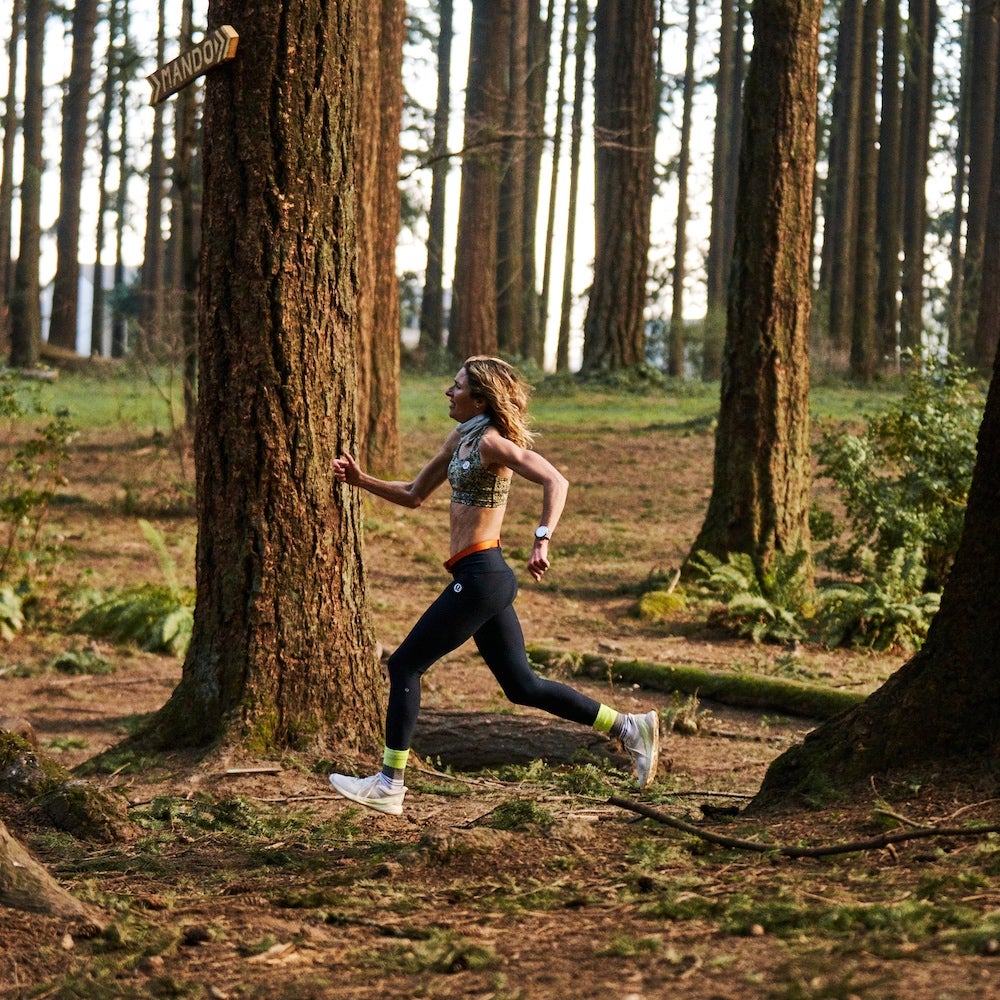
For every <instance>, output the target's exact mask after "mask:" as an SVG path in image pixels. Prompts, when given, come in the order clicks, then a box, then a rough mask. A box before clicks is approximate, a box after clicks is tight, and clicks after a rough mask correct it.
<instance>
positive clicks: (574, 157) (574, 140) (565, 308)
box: [556, 0, 590, 372]
mask: <svg viewBox="0 0 1000 1000" xmlns="http://www.w3.org/2000/svg"><path fill="white" fill-rule="evenodd" d="M589 20H590V12H589V10H588V2H587V0H577V4H576V44H575V49H574V59H575V61H576V67H575V69H574V73H573V87H574V90H573V115H572V121H571V123H570V150H569V195H568V197H569V212H568V217H567V219H566V250H565V254H564V256H563V279H562V295H561V296H560V299H559V333H558V338H557V343H556V371H559V372H568V371H569V327H570V313H571V311H572V308H573V263H574V259H575V257H574V250H575V247H576V209H577V201H578V200H579V199H578V192H579V189H580V147H581V143H582V136H583V97H584V93H583V91H584V82H585V78H586V67H587V40H588V38H589V32H588V30H587V27H588V22H589Z"/></svg>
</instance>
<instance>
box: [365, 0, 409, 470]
mask: <svg viewBox="0 0 1000 1000" xmlns="http://www.w3.org/2000/svg"><path fill="white" fill-rule="evenodd" d="M361 9H362V10H363V12H364V20H363V25H364V27H363V30H364V33H365V42H364V43H363V44H362V47H361V50H360V53H359V58H360V65H361V88H362V98H361V108H362V109H364V110H363V112H362V113H363V114H365V115H366V120H370V121H371V122H372V123H373V125H374V127H366V128H365V129H363V130H362V131H361V136H360V140H361V144H360V147H359V159H360V169H359V170H358V172H357V188H358V317H359V337H360V341H361V344H360V351H359V353H358V428H359V433H360V454H359V458H360V460H361V462H362V464H363V465H364V466H365V467H366V468H369V469H371V470H372V471H374V472H376V473H380V474H388V473H391V472H394V471H395V470H396V469H397V468H398V467H399V461H400V446H399V358H400V345H399V340H400V309H399V280H398V279H397V277H396V242H397V240H398V238H399V212H400V205H399V187H398V183H399V160H400V146H399V132H400V125H401V119H402V113H403V77H402V73H403V39H404V36H405V33H406V25H405V4H404V3H403V0H379V2H378V3H370V4H366V5H364V6H363V7H362V8H361Z"/></svg>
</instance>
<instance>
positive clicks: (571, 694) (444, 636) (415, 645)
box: [385, 548, 600, 750]
mask: <svg viewBox="0 0 1000 1000" xmlns="http://www.w3.org/2000/svg"><path fill="white" fill-rule="evenodd" d="M451 573H452V576H453V577H454V581H453V582H452V583H451V584H449V586H448V587H447V589H446V590H445V591H444V592H443V593H442V594H441V596H440V597H439V598H438V599H437V600H436V601H435V602H434V603H433V604H432V605H431V606H430V607H429V608H428V609H427V610H426V611H425V612H424V613H423V615H422V616H421V617H420V620H419V621H418V622H417V624H416V625H414V626H413V629H412V630H411V631H410V634H409V635H408V636H407V637H406V638H405V639H404V640H403V642H402V644H401V645H400V646H399V648H398V649H397V650H396V651H395V652H394V653H393V654H392V656H390V657H389V707H388V711H387V712H386V722H385V742H386V746H388V747H390V748H391V749H393V750H408V749H409V748H410V743H411V741H412V739H413V730H414V729H415V727H416V724H417V715H418V714H419V713H420V678H421V677H422V676H423V674H424V672H425V671H426V670H427V669H428V667H430V666H431V664H432V663H434V662H435V661H437V660H439V659H441V657H442V656H444V655H445V654H446V653H450V652H451V651H452V650H454V649H457V648H458V647H459V646H461V645H462V643H464V642H465V641H466V640H467V639H469V638H470V637H471V638H472V639H474V640H475V642H476V646H477V647H478V648H479V652H480V653H481V654H482V657H483V659H484V660H485V661H486V665H487V666H488V667H489V668H490V670H491V671H492V672H493V676H494V677H496V679H497V681H499V683H500V687H501V688H502V689H503V693H504V694H505V695H506V696H507V697H508V698H509V699H510V700H511V701H512V702H514V704H515V705H529V706H531V707H532V708H540V709H542V710H544V711H546V712H549V713H551V714H552V715H557V716H559V718H561V719H569V720H570V721H571V722H579V723H581V724H583V725H585V726H592V725H593V724H594V722H595V721H596V719H597V712H598V709H599V708H600V704H599V703H598V702H596V701H594V699H593V698H588V697H586V696H585V695H582V694H580V693H579V692H578V691H574V690H573V688H571V687H569V686H568V685H566V684H560V683H558V682H556V681H550V680H545V678H543V677H539V676H538V675H537V674H536V673H535V672H534V671H533V670H532V669H531V665H530V664H529V663H528V655H527V653H526V651H525V648H524V634H523V633H522V631H521V623H520V622H519V621H518V620H517V614H516V613H515V611H514V608H513V601H514V598H515V597H516V596H517V579H516V578H515V576H514V573H513V571H512V570H511V568H510V567H509V566H508V565H507V563H506V562H504V559H503V555H502V553H501V551H500V549H499V548H494V549H486V550H485V551H482V552H474V553H472V554H471V555H468V556H466V557H465V558H464V559H462V560H460V561H459V562H458V563H457V564H456V565H455V566H453V567H452V570H451Z"/></svg>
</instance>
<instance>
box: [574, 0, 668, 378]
mask: <svg viewBox="0 0 1000 1000" xmlns="http://www.w3.org/2000/svg"><path fill="white" fill-rule="evenodd" d="M655 22H656V8H655V5H654V2H653V0H598V4H597V11H596V15H595V30H594V43H595V46H596V49H595V52H596V56H595V63H596V70H595V73H594V108H595V112H594V114H595V124H594V142H595V145H596V155H595V175H594V186H595V190H596V195H595V199H594V214H595V226H594V282H593V286H592V287H591V291H590V301H589V303H588V306H587V318H586V321H585V323H584V334H583V337H584V339H583V370H584V371H585V372H596V371H619V370H622V369H625V368H632V367H635V366H636V365H640V364H642V363H643V362H644V361H645V358H646V349H645V348H646V344H645V322H644V320H645V308H646V278H647V272H648V264H649V260H648V258H649V227H650V211H651V207H652V198H653V160H654V136H653V77H654V75H655V74H654V44H653V43H654V35H653V29H654V26H655Z"/></svg>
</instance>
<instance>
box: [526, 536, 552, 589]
mask: <svg viewBox="0 0 1000 1000" xmlns="http://www.w3.org/2000/svg"><path fill="white" fill-rule="evenodd" d="M548 552H549V540H548V539H547V538H536V539H535V544H534V546H533V547H532V549H531V558H530V559H529V560H528V572H529V573H530V574H531V575H532V576H533V577H534V578H535V581H536V582H537V581H539V580H541V578H542V577H543V576H545V573H546V570H548V568H549V555H548Z"/></svg>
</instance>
